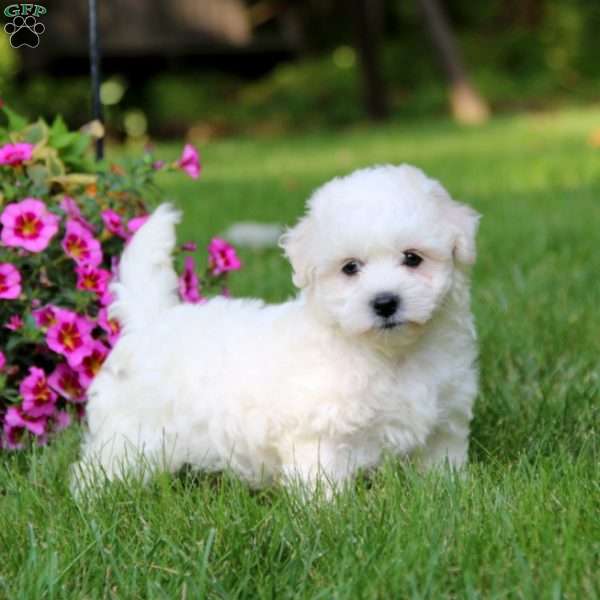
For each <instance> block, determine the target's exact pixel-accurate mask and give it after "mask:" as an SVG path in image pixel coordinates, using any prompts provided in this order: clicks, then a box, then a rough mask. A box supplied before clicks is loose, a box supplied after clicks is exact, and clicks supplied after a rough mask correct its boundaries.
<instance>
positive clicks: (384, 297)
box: [371, 292, 400, 319]
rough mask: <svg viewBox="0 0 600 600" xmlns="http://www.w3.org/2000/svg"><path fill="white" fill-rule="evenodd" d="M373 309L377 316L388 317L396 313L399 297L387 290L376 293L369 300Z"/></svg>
mask: <svg viewBox="0 0 600 600" xmlns="http://www.w3.org/2000/svg"><path fill="white" fill-rule="evenodd" d="M371 306H372V307H373V311H374V312H375V314H376V315H377V316H378V317H382V318H384V319H388V318H389V317H392V316H394V315H395V314H396V312H397V311H398V307H399V306H400V298H399V297H398V296H397V295H396V294H390V293H388V292H385V293H381V294H377V296H375V298H373V300H372V301H371Z"/></svg>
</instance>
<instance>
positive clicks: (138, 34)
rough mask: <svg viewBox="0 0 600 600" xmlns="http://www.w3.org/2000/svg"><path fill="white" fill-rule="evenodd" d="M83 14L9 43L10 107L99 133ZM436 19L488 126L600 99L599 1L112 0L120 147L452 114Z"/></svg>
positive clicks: (109, 103)
mask: <svg viewBox="0 0 600 600" xmlns="http://www.w3.org/2000/svg"><path fill="white" fill-rule="evenodd" d="M78 4H79V6H73V3H71V2H67V1H63V0H56V2H54V3H53V6H50V7H48V14H47V15H46V16H45V17H44V22H45V24H46V32H45V33H44V35H43V36H42V38H41V43H40V46H39V47H38V48H35V49H30V48H24V49H23V48H22V49H19V50H14V49H12V48H11V47H10V45H9V44H8V37H7V36H6V35H0V97H1V98H2V99H3V100H4V101H5V102H7V103H9V104H10V105H11V106H13V107H15V108H16V109H18V110H19V111H20V112H21V113H25V114H27V115H28V116H31V117H33V116H37V115H42V116H45V117H47V118H50V117H51V116H52V115H54V114H56V113H61V114H63V115H64V117H65V119H66V120H67V121H68V122H69V123H71V124H72V125H75V126H77V125H80V124H83V123H85V122H86V121H88V120H89V119H90V108H89V107H90V90H89V80H88V76H87V69H88V65H87V56H88V54H87V52H88V51H87V37H86V36H87V13H86V6H85V5H86V3H78ZM142 5H143V6H142ZM432 6H433V9H435V10H438V12H439V13H440V14H441V16H442V19H443V21H444V22H445V24H446V26H447V33H449V35H450V36H451V37H450V41H451V42H452V41H453V40H454V42H455V48H454V50H455V51H456V54H457V57H455V58H457V59H458V60H459V63H458V64H459V70H460V69H461V68H462V70H463V72H462V73H459V78H460V77H462V76H464V77H466V78H467V80H468V82H469V83H470V85H472V88H473V90H476V94H477V95H478V96H479V97H480V98H481V101H482V103H483V104H482V105H483V106H484V112H483V113H481V114H480V113H477V114H478V115H479V117H481V118H485V115H486V114H487V110H488V109H489V110H491V112H493V113H499V112H507V111H515V110H540V109H552V108H556V107H558V106H563V105H566V104H574V103H575V104H584V103H586V104H587V103H593V102H597V101H598V100H600V88H599V87H598V69H599V65H598V57H599V56H600V36H599V35H598V33H597V32H598V30H599V26H600V5H599V4H598V3H596V2H589V1H585V0H482V1H481V2H472V1H470V0H452V1H450V0H447V1H444V0H348V1H346V0H321V1H319V0H305V1H302V2H294V1H291V0H290V1H285V0H252V1H251V0H248V1H243V0H173V1H168V0H148V2H144V3H139V2H136V0H104V1H103V2H102V3H101V7H100V18H101V33H102V41H103V51H104V61H103V67H104V83H103V86H102V101H103V103H104V108H105V114H106V117H107V124H108V131H109V134H110V135H111V136H112V137H113V138H115V139H118V140H123V139H126V138H130V139H134V140H135V139H137V140H147V139H148V136H152V137H160V138H170V137H175V136H181V135H182V134H183V135H186V136H187V137H188V138H190V139H193V140H196V141H206V140H207V139H210V138H214V137H223V136H228V135H239V134H250V135H278V134H281V133H285V132H289V131H294V130H306V129H316V128H335V127H340V126H347V125H351V124H356V123H362V122H366V121H367V119H369V118H376V119H383V118H390V119H407V120H410V119H418V118H421V117H424V116H429V115H442V114H444V113H447V112H448V110H449V106H450V108H451V111H452V112H453V113H454V114H455V116H457V113H456V110H454V106H453V105H452V102H453V100H452V96H451V93H450V96H449V86H450V87H451V85H452V59H453V58H452V56H450V57H448V56H444V54H448V53H447V47H445V46H444V44H443V39H442V40H441V41H442V48H441V49H440V46H439V44H436V39H435V36H436V34H435V22H430V18H429V17H428V16H427V15H428V14H429V16H430V17H431V14H430V13H428V12H427V11H428V10H429V9H431V7H432ZM438 16H439V15H438ZM434 17H435V15H434ZM442 24H443V23H442ZM432 26H433V31H434V33H433V34H432ZM438 33H439V31H438ZM442 33H443V32H442ZM437 41H438V42H439V41H440V40H437ZM365 48H366V49H365ZM450 50H452V48H450ZM450 54H452V53H450ZM447 58H450V66H449V67H448V64H447V62H448V61H447V60H446V59H447ZM448 69H449V71H448ZM369 94H371V98H370V99H369ZM476 101H477V99H476ZM378 104H379V106H378ZM479 117H476V118H474V119H471V120H473V121H478V120H480V119H479ZM458 118H459V120H465V119H461V118H460V115H458ZM466 120H467V121H468V120H469V118H468V117H467V119H466Z"/></svg>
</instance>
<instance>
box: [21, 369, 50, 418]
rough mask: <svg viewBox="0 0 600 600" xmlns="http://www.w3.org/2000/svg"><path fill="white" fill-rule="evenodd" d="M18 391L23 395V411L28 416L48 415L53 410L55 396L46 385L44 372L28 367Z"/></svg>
mask: <svg viewBox="0 0 600 600" xmlns="http://www.w3.org/2000/svg"><path fill="white" fill-rule="evenodd" d="M19 392H21V396H23V412H24V413H25V414H26V415H27V416H29V417H34V418H35V417H44V416H45V417H48V416H50V415H51V414H52V413H53V412H54V408H55V404H56V399H57V396H56V394H55V393H54V392H53V391H52V390H51V389H50V388H49V387H48V381H47V380H46V373H44V371H43V370H42V369H38V368H37V367H29V375H28V376H27V377H25V379H23V381H21V385H20V386H19Z"/></svg>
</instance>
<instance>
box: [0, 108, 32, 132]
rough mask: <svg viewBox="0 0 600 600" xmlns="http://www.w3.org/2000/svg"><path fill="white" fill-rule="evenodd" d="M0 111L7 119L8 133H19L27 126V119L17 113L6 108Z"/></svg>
mask: <svg viewBox="0 0 600 600" xmlns="http://www.w3.org/2000/svg"><path fill="white" fill-rule="evenodd" d="M2 110H3V111H4V114H5V115H6V118H7V119H8V131H21V129H24V128H25V127H26V126H27V119H26V118H25V117H22V116H21V115H20V114H19V113H16V112H15V111H14V110H12V109H10V108H8V106H3V107H2Z"/></svg>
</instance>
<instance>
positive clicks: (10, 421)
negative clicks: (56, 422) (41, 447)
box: [3, 406, 48, 450]
mask: <svg viewBox="0 0 600 600" xmlns="http://www.w3.org/2000/svg"><path fill="white" fill-rule="evenodd" d="M47 422H48V420H47V418H46V417H38V418H35V417H29V416H27V415H26V414H24V413H23V411H22V410H21V409H20V408H19V407H17V406H11V407H10V408H9V409H8V410H7V411H6V415H4V444H3V445H4V446H5V447H6V448H8V449H9V450H18V449H20V448H22V447H23V442H22V439H23V435H24V434H25V432H27V431H29V432H30V433H33V435H35V436H38V438H40V441H44V440H45V434H46V425H47Z"/></svg>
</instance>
